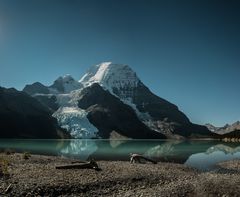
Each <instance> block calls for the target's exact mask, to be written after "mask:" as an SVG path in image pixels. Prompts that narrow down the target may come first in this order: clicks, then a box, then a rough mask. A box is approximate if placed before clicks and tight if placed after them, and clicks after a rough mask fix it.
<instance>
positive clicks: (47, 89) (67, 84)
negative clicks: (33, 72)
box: [23, 75, 82, 96]
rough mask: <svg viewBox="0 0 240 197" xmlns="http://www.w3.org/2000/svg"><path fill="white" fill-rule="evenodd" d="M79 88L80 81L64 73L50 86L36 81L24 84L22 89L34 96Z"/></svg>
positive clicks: (65, 92)
mask: <svg viewBox="0 0 240 197" xmlns="http://www.w3.org/2000/svg"><path fill="white" fill-rule="evenodd" d="M80 88H82V84H81V83H79V82H78V81H76V80H74V79H73V77H72V76H71V75H65V76H63V77H59V78H58V79H56V80H55V81H54V82H53V84H52V85H51V86H44V85H43V84H41V83H39V82H36V83H33V84H30V85H26V86H25V87H24V89H23V91H24V92H26V93H27V94H29V95H31V96H35V95H39V94H68V93H70V92H71V91H73V90H77V89H80Z"/></svg>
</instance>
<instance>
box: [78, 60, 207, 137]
mask: <svg viewBox="0 0 240 197" xmlns="http://www.w3.org/2000/svg"><path fill="white" fill-rule="evenodd" d="M79 82H80V83H82V84H83V86H84V87H88V86H90V85H91V84H94V83H98V84H99V85H100V86H102V87H103V88H104V89H105V90H108V91H109V92H110V93H111V94H112V95H114V96H116V97H118V98H119V99H120V100H121V101H122V102H124V103H125V104H127V105H129V106H131V107H132V109H134V110H135V112H136V114H137V116H138V118H139V119H140V120H141V121H142V122H143V123H144V124H145V125H146V126H148V128H150V129H151V130H154V131H156V132H160V133H162V134H165V135H167V136H168V137H171V136H172V135H173V134H178V135H182V136H190V135H191V134H193V133H197V134H201V135H209V130H208V129H207V128H206V127H204V126H200V125H195V124H192V123H191V122H190V121H189V119H188V118H187V117H186V115H185V114H183V113H182V112H181V111H180V110H179V109H178V107H177V106H175V105H174V104H172V103H170V102H168V101H166V100H164V99H162V98H160V97H158V96H156V95H155V94H153V93H152V92H151V91H150V90H149V89H148V88H147V87H146V86H145V85H144V84H143V83H142V82H141V81H140V79H139V78H138V77H137V75H136V73H135V72H134V71H133V70H132V69H131V68H130V67H129V66H128V65H123V64H112V63H111V62H105V63H102V64H99V65H95V66H92V67H91V68H90V69H89V71H88V72H87V73H86V74H85V75H84V76H83V77H82V78H81V80H80V81H79Z"/></svg>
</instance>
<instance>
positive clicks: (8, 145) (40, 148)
mask: <svg viewBox="0 0 240 197" xmlns="http://www.w3.org/2000/svg"><path fill="white" fill-rule="evenodd" d="M0 149H1V150H4V149H13V150H15V151H17V152H25V151H27V152H30V153H32V154H44V155H58V156H64V157H68V158H75V159H81V160H87V159H89V158H94V159H96V160H123V161H127V160H129V154H130V153H139V154H143V155H145V156H147V157H150V158H153V159H155V160H157V161H163V162H175V163H182V164H185V165H187V166H190V167H194V168H197V169H199V170H203V171H209V170H214V169H216V168H217V167H216V163H218V162H222V161H227V160H232V159H240V144H239V143H226V142H220V141H214V140H213V141H171V140H169V141H168V140H99V139H97V140H92V139H87V140H86V139H71V140H20V139H14V140H13V139H0Z"/></svg>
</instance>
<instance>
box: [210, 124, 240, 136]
mask: <svg viewBox="0 0 240 197" xmlns="http://www.w3.org/2000/svg"><path fill="white" fill-rule="evenodd" d="M206 126H207V128H208V129H209V130H210V131H211V132H213V133H216V134H219V135H224V134H228V133H231V132H234V131H240V121H237V122H235V123H233V124H226V125H224V126H223V127H215V126H213V125H212V124H209V123H208V124H206Z"/></svg>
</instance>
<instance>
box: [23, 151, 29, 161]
mask: <svg viewBox="0 0 240 197" xmlns="http://www.w3.org/2000/svg"><path fill="white" fill-rule="evenodd" d="M30 157H31V154H30V153H29V152H24V153H23V155H22V158H23V159H25V160H27V159H29V158H30Z"/></svg>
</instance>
